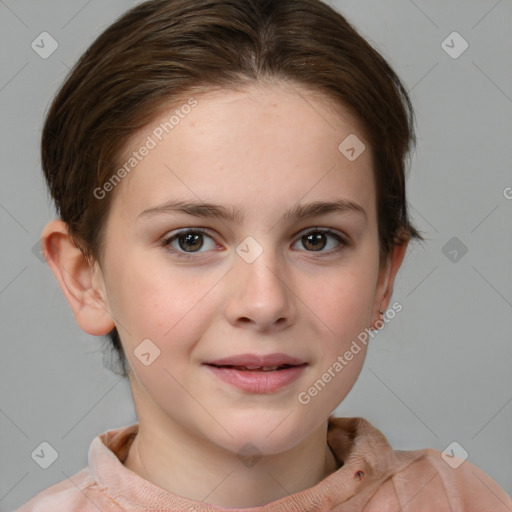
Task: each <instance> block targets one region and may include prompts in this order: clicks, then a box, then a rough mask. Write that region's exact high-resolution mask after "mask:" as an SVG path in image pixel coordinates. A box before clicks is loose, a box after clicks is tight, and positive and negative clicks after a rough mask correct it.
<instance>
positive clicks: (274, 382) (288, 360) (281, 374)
mask: <svg viewBox="0 0 512 512" xmlns="http://www.w3.org/2000/svg"><path fill="white" fill-rule="evenodd" d="M203 364H204V365H205V366H206V367H207V368H208V369H209V370H210V371H211V372H212V373H213V374H214V375H215V376H216V377H218V378H219V379H220V380H222V381H224V382H227V383H228V384H231V385H233V386H235V387H237V388H239V389H242V390H243V391H248V392H250V393H258V394H263V393H275V392H276V391H279V390H280V389H282V388H284V387H286V386H288V385H290V384H291V383H292V382H294V381H295V380H297V379H298V378H299V377H300V376H301V375H302V373H303V372H304V369H305V368H306V366H307V365H308V364H307V363H306V362H304V361H302V360H300V359H297V358H296V357H292V356H288V355H286V354H268V355H257V354H240V355H236V356H230V357H225V358H223V359H216V360H213V361H208V362H206V363H203ZM281 365H291V366H290V367H289V368H285V369H282V370H269V371H263V370H261V369H254V370H238V369H236V368H229V367H228V366H259V367H264V366H281Z"/></svg>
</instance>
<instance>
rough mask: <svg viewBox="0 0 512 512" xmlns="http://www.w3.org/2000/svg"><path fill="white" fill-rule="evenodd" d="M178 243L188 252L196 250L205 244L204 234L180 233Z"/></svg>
mask: <svg viewBox="0 0 512 512" xmlns="http://www.w3.org/2000/svg"><path fill="white" fill-rule="evenodd" d="M177 240H178V245H179V247H180V249H183V250H184V251H186V252H189V251H192V252H194V251H196V250H199V249H201V247H202V246H203V235H202V234H201V233H197V234H196V233H187V234H185V235H178V237H177Z"/></svg>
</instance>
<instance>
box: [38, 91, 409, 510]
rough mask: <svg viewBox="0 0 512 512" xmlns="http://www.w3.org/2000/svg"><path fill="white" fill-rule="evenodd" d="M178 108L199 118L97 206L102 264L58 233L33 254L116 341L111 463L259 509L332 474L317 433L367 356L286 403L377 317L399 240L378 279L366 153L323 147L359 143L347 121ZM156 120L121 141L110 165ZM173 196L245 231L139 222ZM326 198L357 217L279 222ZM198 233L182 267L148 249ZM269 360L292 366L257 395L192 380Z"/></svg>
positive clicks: (306, 107)
mask: <svg viewBox="0 0 512 512" xmlns="http://www.w3.org/2000/svg"><path fill="white" fill-rule="evenodd" d="M194 97H195V98H196V99H197V100H198V105H197V106H196V107H195V108H193V109H192V111H191V112H190V113H189V114H188V115H187V116H185V117H184V119H180V123H179V125H177V126H176V127H175V128H174V129H173V131H172V132H171V133H170V134H168V135H166V136H165V138H164V139H163V140H162V141H161V142H159V143H158V145H157V147H155V148H154V149H152V150H151V151H150V152H149V154H148V155H147V156H146V157H145V158H144V159H143V160H142V161H141V162H140V163H139V164H138V165H137V167H136V168H135V169H134V170H133V171H132V172H131V173H130V174H129V175H127V176H126V177H125V178H124V179H123V180H122V182H121V183H119V184H118V185H117V186H116V188H115V190H114V191H113V192H111V193H112V194H113V197H112V200H113V202H112V205H111V210H110V214H109V217H108V220H107V225H106V230H105V245H104V252H103V254H102V258H101V265H100V262H98V261H96V262H91V263H90V264H89V263H88V262H87V261H86V260H85V259H84V257H83V256H82V254H81V252H80V251H79V250H78V249H77V248H76V246H75V245H74V244H73V242H72V240H71V238H70V236H69V233H68V231H67V228H66V225H65V224H64V223H63V222H62V221H60V220H54V221H52V222H50V223H49V224H48V225H47V226H46V227H45V229H44V231H43V234H42V244H43V249H44V251H45V253H46V258H47V261H48V263H49V265H50V267H51V268H52V270H53V272H54V274H55V276H56V278H57V280H58V281H59V284H60V286H61V288H62V290H63V293H64V295H65V296H66V298H67V300H68V301H69V304H70V305H71V308H72V310H73V312H74V315H75V318H76V321H77V322H78V324H79V326H80V327H81V328H82V329H83V330H84V331H85V332H87V333H89V334H93V335H103V334H105V333H107V332H109V331H110V330H111V329H112V328H113V327H114V326H116V327H117V328H118V330H119V333H120V336H121V338H122V344H123V347H124V349H125V352H126V354H127V358H128V361H129V364H130V367H131V371H130V383H131V388H132V393H133V398H134V403H135V407H136V411H137V415H138V421H139V434H138V436H137V437H136V439H135V441H134V443H133V445H132V447H131V449H130V452H129V455H128V457H127V459H126V460H125V461H124V464H125V466H126V467H128V468H129V469H131V470H132V471H135V472H136V473H138V474H139V475H141V476H142V477H144V478H146V479H147V480H150V481H151V482H153V483H155V484H157V485H158V486H160V487H162V488H163V489H166V490H168V491H171V492H174V493H176V494H178V495H181V496H184V497H186V498H189V499H193V500H197V501H201V502H205V503H210V504H213V505H219V506H223V507H231V508H235V507H239V508H243V507H254V506H261V505H264V504H267V503H269V502H271V501H274V500H277V499H279V498H282V497H284V496H287V495H289V494H292V493H295V492H299V491H301V490H303V489H306V488H309V487H312V486H314V485H316V484H317V483H318V482H320V481H321V480H322V479H324V478H325V477H326V476H328V475H329V474H331V473H332V472H333V471H335V470H336V469H337V466H336V462H335V460H334V457H333V455H332V453H331V451H330V449H329V447H328V446H327V443H326V432H327V418H328V416H329V415H330V414H331V413H332V412H333V411H334V409H336V407H337V406H338V405H339V403H340V402H341V401H342V400H343V399H344V398H345V396H346V395H347V393H348V392H349V391H350V389H351V388H352V386H353V385H354V383H355V381H356V379H357V377H358V375H359V373H360V371H361V368H362V365H363V361H364V358H365V354H366V348H365V347H364V346H362V350H361V352H359V353H358V354H357V355H356V356H354V358H353V359H352V360H351V361H350V363H349V364H348V365H347V366H345V367H344V369H343V371H341V372H339V373H338V374H336V377H335V378H334V379H333V380H332V381H331V382H330V383H329V384H327V385H326V387H325V388H324V389H323V390H322V391H321V392H320V393H318V395H317V396H316V397H314V398H312V399H311V401H310V402H309V403H308V404H307V405H302V404H301V403H299V401H298V399H297V397H298V395H299V393H300V392H303V391H306V390H307V389H308V388H309V387H310V386H311V385H312V384H313V383H314V382H315V381H316V380H317V379H319V378H320V377H321V375H322V374H323V373H324V372H325V371H326V370H327V369H328V368H329V367H331V366H332V365H333V363H334V362H335V361H336V359H337V357H338V356H339V355H343V354H344V353H345V351H346V350H348V349H349V347H350V345H351V343H352V341H353V340H355V339H356V338H357V335H358V334H359V333H361V332H362V331H364V329H365V328H368V327H370V326H372V325H374V324H375V322H376V321H377V320H378V319H379V313H378V311H379V309H382V310H386V308H387V307H388V305H389V302H390V299H391V296H392V292H393V283H394V279H395V276H396V273H397V271H398V269H399V267H400V265H401V263H402V260H403V257H404V254H405V250H406V246H407V243H404V244H402V245H400V246H396V247H395V248H394V249H393V250H392V252H391V253H390V255H389V257H388V259H387V261H385V262H383V264H382V265H379V257H378V248H379V245H378V234H377V217H376V191H375V186H374V181H373V175H372V157H371V151H369V145H368V144H367V143H366V150H365V151H364V152H363V153H362V154H361V155H360V156H359V157H358V158H357V159H356V160H355V161H353V162H351V161H349V160H348V159H347V158H345V156H344V155H342V154H341V153H340V151H339V150H338V145H339V144H340V142H341V141H343V140H344V139H345V138H346V137H347V136H348V135H349V134H356V135H357V137H358V138H359V139H360V140H362V141H363V142H364V141H365V136H364V133H363V130H362V129H361V126H360V125H359V123H358V122H357V121H356V120H355V119H354V118H352V117H351V116H350V115H349V114H348V112H344V111H342V110H340V109H339V108H338V109H337V110H335V108H333V107H334V106H333V104H331V103H330V102H329V100H328V99H327V98H326V97H323V96H321V95H318V94H313V93H312V92H311V91H307V90H306V89H303V88H301V87H300V86H298V85H295V86H291V85H290V84H285V83H280V82H278V83H274V84H266V85H252V86H246V87H245V88H244V89H243V90H242V91H239V92H233V91H226V90H223V91H215V92H212V91H210V92H208V93H202V94H200V95H195V96H194ZM168 118H169V114H168V113H165V114H162V116H161V117H160V118H158V119H155V121H154V122H153V123H151V125H150V126H148V128H147V129H144V130H141V131H140V132H139V133H137V134H136V136H135V137H133V138H132V139H131V140H130V141H129V143H128V144H127V147H126V149H127V153H126V154H127V155H128V154H130V153H131V151H133V150H134V149H136V148H139V147H140V146H141V145H142V144H143V142H144V140H146V137H147V136H148V135H150V134H151V130H152V129H154V127H156V126H158V124H159V123H160V122H162V121H163V120H168ZM171 198H172V199H182V200H201V201H204V202H212V203H217V204H220V205H224V206H226V207H235V208H240V209H241V211H242V213H243V214H244V219H243V220H239V221H230V220H226V219H223V220H221V219H216V218H201V217H196V216H192V215H187V214H185V213H179V214H177V213H161V214H156V215H152V216H150V215H147V216H142V217H139V214H140V213H141V212H143V211H144V210H146V209H148V208H152V207H155V206H157V205H161V204H163V203H165V202H166V201H168V200H170V199H171ZM335 199H346V200H350V201H353V202H355V203H357V204H358V205H360V206H361V207H362V208H363V209H364V210H365V212H366V218H365V216H363V215H360V214H358V213H356V212H353V211H346V212H341V213H340V212H336V213H329V214H323V215H320V216H316V217H312V218H303V219H284V218H283V214H284V212H285V210H287V209H289V208H292V207H294V206H296V205H297V204H298V203H301V204H304V203H308V202H312V201H332V200H335ZM198 227H202V228H205V229H207V230H208V236H206V235H205V236H203V238H202V241H203V245H202V247H200V242H199V244H197V245H196V246H195V247H196V248H195V250H196V252H195V253H187V252H186V247H187V246H186V243H185V242H183V239H182V242H183V243H182V245H181V246H180V244H179V240H178V239H174V241H173V242H172V245H171V247H173V248H174V249H175V250H176V251H180V252H181V253H182V254H185V255H187V254H188V255H190V256H191V258H190V259H189V260H186V259H184V258H179V257H178V256H177V255H176V253H172V252H170V251H169V250H168V249H166V247H164V246H163V245H162V243H161V242H162V240H164V239H165V238H168V237H169V236H170V235H172V234H175V233H176V231H177V230H180V229H184V228H198ZM309 228H331V229H332V230H334V231H335V232H336V233H338V234H339V235H340V236H342V237H343V236H344V237H345V239H346V240H347V241H348V245H346V246H343V245H342V244H341V243H340V242H339V241H338V240H337V239H336V238H334V237H332V236H331V235H326V236H324V237H322V236H321V237H320V240H319V241H317V242H316V244H317V245H315V242H314V241H313V242H309V243H308V240H307V239H305V238H304V236H303V235H304V234H306V231H307V230H308V229H309ZM248 236H251V237H253V238H254V239H255V240H256V241H257V243H258V244H259V245H260V246H261V248H262V249H263V252H262V254H261V255H260V256H259V257H258V258H257V259H256V260H255V261H254V262H252V263H248V262H246V261H245V260H244V259H243V258H242V257H240V256H239V255H238V254H237V252H236V248H237V246H238V245H239V244H240V243H241V242H242V241H243V240H244V239H245V238H246V237H248ZM324 245H325V246H324ZM316 247H317V248H318V250H316V251H315V250H314V249H315V248H316ZM336 248H340V249H341V250H339V251H337V252H336ZM144 339H150V340H151V341H152V342H153V343H154V344H155V345H156V346H157V347H158V348H159V350H160V355H159V357H157V358H156V359H155V360H154V361H153V362H152V363H151V364H150V365H149V366H145V365H143V364H142V363H141V362H140V361H139V359H138V358H137V357H136V356H135V355H134V350H135V349H136V348H137V346H138V345H139V344H140V343H141V341H142V340H144ZM274 352H281V353H285V354H289V355H292V356H295V357H299V358H301V359H303V360H304V361H306V362H307V363H308V366H307V367H306V369H305V370H304V371H303V372H302V375H301V376H300V378H299V379H298V380H296V381H295V382H293V383H292V384H290V385H289V386H287V387H285V388H283V389H281V390H279V391H277V392H275V393H270V394H258V393H250V392H247V391H242V390H240V389H238V388H235V387H233V386H231V385H230V384H227V383H225V382H223V381H221V380H219V379H218V378H217V377H216V376H214V375H212V373H211V372H210V371H209V370H208V369H207V368H206V367H205V366H203V365H202V363H203V362H205V361H207V360H212V359H214V358H221V357H226V356H232V355H235V354H242V353H257V354H270V353H274ZM248 442H250V443H252V444H253V445H254V446H256V447H257V450H258V452H259V454H260V455H261V458H260V459H259V460H258V462H257V463H256V464H254V465H253V466H251V467H249V466H246V465H244V464H243V463H242V461H241V460H240V458H239V457H238V456H237V454H238V453H239V451H240V449H241V448H242V447H243V446H244V445H245V444H246V443H248ZM306 468H307V469H306Z"/></svg>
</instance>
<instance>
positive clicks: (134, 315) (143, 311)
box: [109, 260, 218, 351]
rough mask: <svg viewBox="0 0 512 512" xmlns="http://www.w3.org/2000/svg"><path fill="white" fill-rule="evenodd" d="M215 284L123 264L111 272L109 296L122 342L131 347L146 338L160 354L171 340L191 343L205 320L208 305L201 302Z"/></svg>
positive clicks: (210, 280)
mask: <svg viewBox="0 0 512 512" xmlns="http://www.w3.org/2000/svg"><path fill="white" fill-rule="evenodd" d="M217 280H218V278H217V279H215V278H214V276H206V275H202V276H196V277H195V278H191V276H190V270H188V271H186V270H183V272H180V271H179V270H176V269H173V271H172V272H170V271H169V268H166V267H165V266H164V267H157V266H156V265H148V262H147V261H145V262H141V263H140V264H138V263H135V262H130V261H129V260H124V261H123V264H122V265H118V266H117V267H115V269H113V270H112V272H111V281H112V283H115V285H114V286H113V287H112V293H110V294H109V302H110V305H111V311H112V313H113V315H114V318H115V321H116V323H118V324H119V326H120V332H123V328H124V331H125V332H124V335H123V342H124V343H125V344H128V345H129V346H130V347H134V346H136V345H137V344H138V343H140V342H141V340H143V339H146V338H149V339H151V340H154V342H155V343H156V344H157V346H158V347H159V348H160V349H161V350H162V351H164V350H165V347H166V346H168V345H169V343H171V342H172V340H176V339H180V340H181V339H194V338H195V337H196V336H198V335H199V333H200V331H201V327H202V324H203V323H204V321H203V320H204V319H205V318H207V317H208V311H207V310H205V306H206V305H207V303H208V301H203V300H202V299H203V298H204V297H205V295H207V293H208V290H210V288H212V287H213V286H214V284H215V282H216V281H217ZM201 306H202V307H201ZM199 310H201V315H199V313H198V311H199ZM199 319H201V321H199Z"/></svg>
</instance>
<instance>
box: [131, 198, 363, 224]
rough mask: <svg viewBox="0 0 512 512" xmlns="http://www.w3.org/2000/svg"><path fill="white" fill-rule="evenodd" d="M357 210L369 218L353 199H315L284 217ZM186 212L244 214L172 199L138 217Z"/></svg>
mask: <svg viewBox="0 0 512 512" xmlns="http://www.w3.org/2000/svg"><path fill="white" fill-rule="evenodd" d="M349 212H355V213H357V214H359V215H361V216H362V217H364V219H365V221H366V220H367V219H368V217H367V215H366V211H365V209H364V208H363V207H362V206H360V205H359V204H357V203H354V202H353V201H349V200H347V199H338V200H336V201H315V202H311V203H306V204H298V205H295V206H294V207H293V208H291V209H289V210H286V212H285V213H284V215H283V218H284V219H286V220H287V219H305V218H310V217H318V216H320V215H326V214H330V213H349ZM164 213H167V214H170V213H186V214H188V215H194V216H195V217H210V218H217V219H223V220H228V221H231V222H242V221H243V219H244V214H243V212H242V210H241V209H238V208H226V207H225V206H222V205H218V204H214V203H203V202H199V201H175V200H170V201H167V202H166V203H164V204H161V205H159V206H154V207H152V208H148V209H147V210H144V211H143V212H141V213H140V214H139V215H138V217H142V218H147V217H153V216H154V215H158V214H164Z"/></svg>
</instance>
